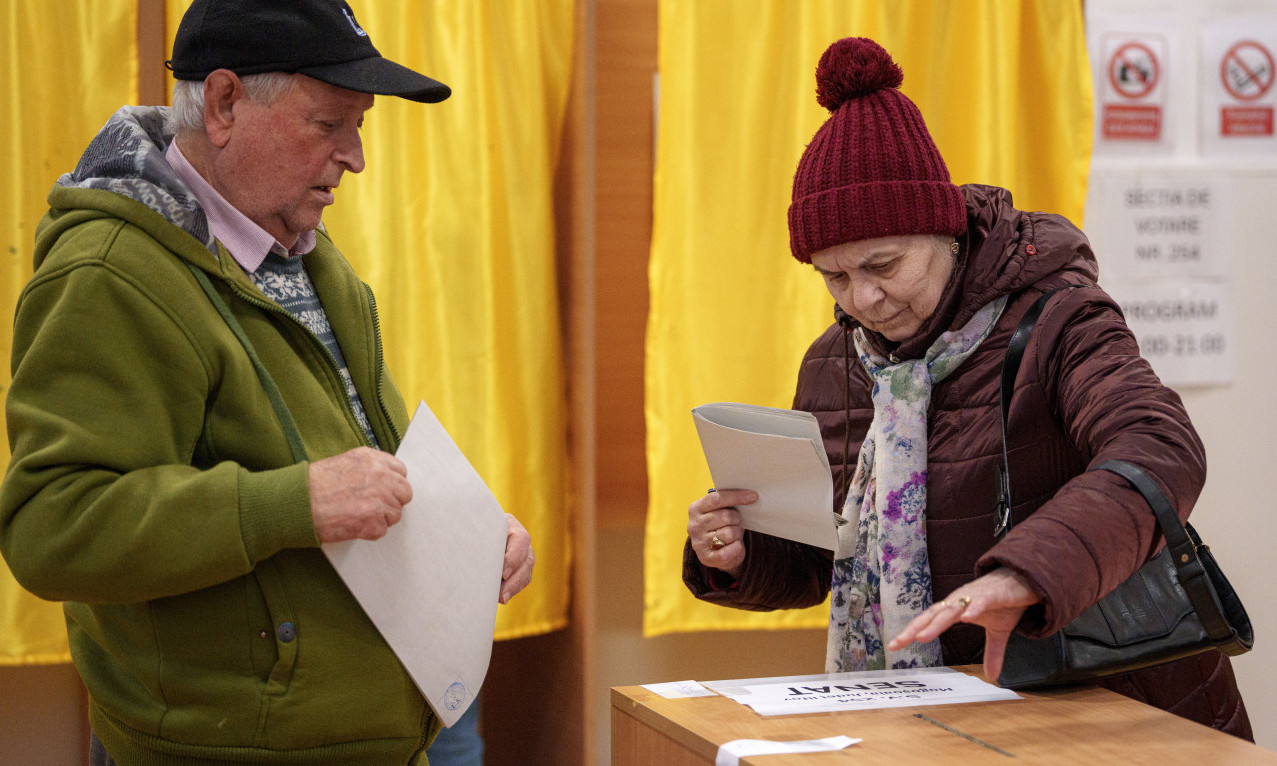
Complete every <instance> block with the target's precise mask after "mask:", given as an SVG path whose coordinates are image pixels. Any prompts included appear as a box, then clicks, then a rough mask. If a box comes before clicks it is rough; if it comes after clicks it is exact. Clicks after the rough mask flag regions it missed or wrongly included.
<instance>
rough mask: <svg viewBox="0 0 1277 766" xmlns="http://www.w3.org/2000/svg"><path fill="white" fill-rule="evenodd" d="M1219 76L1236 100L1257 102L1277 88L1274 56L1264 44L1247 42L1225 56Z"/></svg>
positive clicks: (1233, 48)
mask: <svg viewBox="0 0 1277 766" xmlns="http://www.w3.org/2000/svg"><path fill="white" fill-rule="evenodd" d="M1219 76H1220V78H1222V79H1223V81H1224V89H1225V90H1227V91H1228V92H1229V94H1230V95H1232V96H1233V98H1236V99H1240V100H1242V101H1253V100H1255V99H1257V98H1259V97H1260V96H1263V95H1264V94H1265V93H1267V92H1268V89H1269V88H1271V87H1273V55H1272V54H1271V53H1269V52H1268V49H1267V48H1265V47H1264V46H1263V45H1261V44H1259V43H1257V42H1255V41H1253V40H1243V41H1241V42H1239V43H1237V44H1235V45H1233V47H1231V48H1229V49H1228V52H1227V53H1225V54H1224V59H1223V61H1221V62H1220V65H1219Z"/></svg>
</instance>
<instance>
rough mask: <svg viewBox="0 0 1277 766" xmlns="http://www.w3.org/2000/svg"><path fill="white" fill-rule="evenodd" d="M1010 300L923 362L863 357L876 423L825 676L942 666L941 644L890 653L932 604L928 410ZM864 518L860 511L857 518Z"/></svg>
mask: <svg viewBox="0 0 1277 766" xmlns="http://www.w3.org/2000/svg"><path fill="white" fill-rule="evenodd" d="M1005 305H1006V297H1005V296H1004V297H1002V298H999V299H997V300H995V301H993V302H992V303H990V304H988V305H986V306H985V307H984V308H982V309H980V311H978V312H977V313H976V315H975V316H974V317H972V318H971V321H969V322H967V323H966V325H964V326H963V327H962V328H961V329H958V330H951V331H950V332H947V333H945V334H943V335H941V336H940V337H939V338H937V339H936V342H935V343H933V344H931V348H929V349H927V353H926V354H924V355H923V357H922V358H921V359H909V360H905V361H903V362H899V363H894V364H889V363H888V361H887V360H886V359H883V358H882V357H879V356H876V355H874V354H872V353H869V352H868V351H866V350H865V349H866V348H867V347H868V345H867V344H866V343H865V338H864V330H863V329H858V330H856V333H855V340H856V352H857V353H858V354H859V355H860V361H861V363H863V364H864V365H865V369H866V370H868V371H869V375H870V377H871V378H872V379H873V382H874V385H873V405H874V416H873V422H872V423H870V425H869V433H868V434H867V435H866V436H865V442H864V444H863V445H862V446H861V448H860V459H859V461H858V462H857V464H856V472H855V474H854V476H853V477H852V480H851V487H850V488H849V489H848V492H847V501H846V503H845V504H844V506H843V511H842V515H843V518H844V519H848V521H853V520H854V519H856V518H857V517H858V518H859V522H860V523H859V525H858V527H856V528H855V529H854V531H853V528H852V526H851V524H850V523H848V524H845V525H844V526H843V528H842V530H840V534H839V537H840V541H839V546H838V548H839V549H838V552H837V554H836V556H835V560H834V575H833V587H832V593H831V607H830V614H829V643H828V646H827V649H826V654H825V671H826V672H828V673H838V672H845V671H854V670H880V669H884V668H888V667H889V668H915V667H931V666H935V665H939V664H940V663H941V657H940V642H939V641H938V640H937V641H932V642H931V643H929V644H918V643H914V644H910V645H909V646H907V647H905V648H904V649H902V650H900V651H899V652H887V651H886V642H887V640H889V639H890V638H891V637H892V636H895V635H896V634H898V633H900V631H901V630H903V629H904V627H905V626H906V625H908V624H909V622H910V621H911V620H912V619H913V618H914V617H916V616H917V615H919V614H921V613H922V612H923V611H924V610H925V609H927V608H928V607H929V606H931V564H930V562H929V561H928V558H927V535H926V526H925V523H926V511H927V408H928V406H929V405H930V403H931V388H932V386H934V385H935V384H936V383H939V382H940V381H942V380H944V379H945V378H946V377H948V376H949V374H950V373H952V372H953V371H954V370H955V369H957V367H958V365H960V364H962V362H963V360H965V359H966V358H967V357H968V356H970V355H971V352H973V351H975V350H976V348H977V347H979V345H980V343H982V342H983V341H984V339H985V338H986V337H988V335H989V331H990V330H992V329H993V325H994V323H996V322H997V321H998V317H999V316H1001V315H1002V309H1003V307H1004V306H1005ZM857 511H858V513H857Z"/></svg>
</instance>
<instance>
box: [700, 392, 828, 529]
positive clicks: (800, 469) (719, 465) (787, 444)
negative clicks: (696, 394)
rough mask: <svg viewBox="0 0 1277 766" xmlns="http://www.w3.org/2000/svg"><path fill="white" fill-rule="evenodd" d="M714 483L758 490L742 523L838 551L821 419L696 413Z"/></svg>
mask: <svg viewBox="0 0 1277 766" xmlns="http://www.w3.org/2000/svg"><path fill="white" fill-rule="evenodd" d="M692 419H693V420H694V421H695V423H696V433H697V434H698V435H699V436H700V439H701V449H702V450H704V452H705V462H707V463H708V464H709V473H710V476H712V477H713V478H714V486H715V487H720V488H723V489H752V490H754V491H755V492H757V493H758V501H757V502H755V503H752V504H750V505H741V506H738V510H739V511H740V515H741V526H742V527H744V528H745V529H752V530H754V531H755V532H762V533H764V534H768V535H774V536H776V537H783V538H785V539H787V540H796V541H798V542H800V543H807V544H808V545H815V546H818V547H820V548H827V549H829V550H834V549H836V548H837V546H838V532H837V526H836V522H835V516H836V514H835V513H834V512H833V505H834V482H833V477H832V475H831V474H830V471H829V457H828V455H826V454H825V445H824V441H823V440H822V439H821V436H820V428H819V426H817V425H816V417H815V416H814V415H812V414H811V413H809V412H799V411H798V410H782V409H777V408H775V407H762V406H759V405H753V404H738V403H734V402H715V403H713V404H702V405H701V406H699V407H694V408H692Z"/></svg>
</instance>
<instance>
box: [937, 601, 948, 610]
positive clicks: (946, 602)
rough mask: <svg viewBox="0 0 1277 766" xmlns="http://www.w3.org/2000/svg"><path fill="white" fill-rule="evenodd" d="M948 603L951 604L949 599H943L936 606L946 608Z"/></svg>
mask: <svg viewBox="0 0 1277 766" xmlns="http://www.w3.org/2000/svg"><path fill="white" fill-rule="evenodd" d="M948 605H949V602H948V601H941V602H940V603H939V604H936V606H938V607H940V608H941V609H944V608H945V607H946V606H948Z"/></svg>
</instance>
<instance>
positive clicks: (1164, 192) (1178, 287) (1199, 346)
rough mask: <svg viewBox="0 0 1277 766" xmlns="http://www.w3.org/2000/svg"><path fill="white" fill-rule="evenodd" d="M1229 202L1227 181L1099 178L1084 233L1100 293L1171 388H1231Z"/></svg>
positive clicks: (1148, 175)
mask: <svg viewBox="0 0 1277 766" xmlns="http://www.w3.org/2000/svg"><path fill="white" fill-rule="evenodd" d="M1231 193H1232V185H1231V183H1229V181H1228V179H1227V176H1225V175H1224V174H1222V173H1212V172H1209V171H1203V170H1182V169H1176V170H1172V169H1160V170H1149V169H1144V170H1118V169H1114V168H1093V169H1092V173H1091V188H1090V193H1089V195H1088V201H1087V212H1086V233H1087V236H1088V237H1090V239H1091V245H1092V247H1093V248H1094V249H1095V254H1096V257H1097V258H1098V259H1099V262H1100V284H1101V286H1103V287H1104V288H1105V289H1106V290H1107V291H1108V292H1109V294H1110V295H1112V296H1113V298H1114V299H1115V300H1117V302H1118V305H1120V306H1121V307H1122V311H1123V314H1125V316H1126V322H1127V324H1128V325H1129V326H1130V327H1131V330H1132V331H1134V333H1135V337H1136V340H1138V341H1139V344H1140V353H1141V355H1143V356H1144V358H1146V359H1148V360H1149V362H1150V363H1151V364H1152V366H1153V369H1154V370H1155V371H1156V372H1157V374H1158V375H1159V376H1160V377H1161V378H1162V381H1163V382H1165V383H1168V384H1172V385H1177V384H1203V383H1226V382H1229V381H1230V380H1231V379H1232V374H1233V340H1234V331H1233V325H1232V314H1233V312H1232V279H1233V261H1232V253H1233V244H1232V241H1233V233H1232V226H1231V225H1230V223H1229V219H1228V211H1229V210H1230V209H1231V207H1232V205H1231V204H1230V199H1229V198H1230V196H1231Z"/></svg>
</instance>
